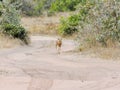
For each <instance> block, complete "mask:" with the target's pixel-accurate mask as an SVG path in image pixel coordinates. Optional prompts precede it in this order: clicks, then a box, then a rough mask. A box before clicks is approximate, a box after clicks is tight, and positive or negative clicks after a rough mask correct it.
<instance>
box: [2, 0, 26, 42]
mask: <svg viewBox="0 0 120 90" xmlns="http://www.w3.org/2000/svg"><path fill="white" fill-rule="evenodd" d="M12 2H13V1H12ZM12 2H11V0H10V1H9V0H8V1H4V2H3V3H2V16H1V17H2V20H1V25H0V26H1V29H2V32H3V33H4V34H6V35H9V36H12V37H14V38H19V39H20V40H22V41H24V43H26V44H28V42H27V40H26V37H28V36H27V32H26V30H25V29H24V27H22V26H21V24H20V16H19V13H20V11H19V10H17V9H18V5H17V7H16V4H15V3H17V1H16V2H14V3H12Z"/></svg>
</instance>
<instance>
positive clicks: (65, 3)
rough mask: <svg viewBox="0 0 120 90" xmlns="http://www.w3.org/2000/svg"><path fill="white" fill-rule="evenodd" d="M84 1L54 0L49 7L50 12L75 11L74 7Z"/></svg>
mask: <svg viewBox="0 0 120 90" xmlns="http://www.w3.org/2000/svg"><path fill="white" fill-rule="evenodd" d="M85 1H86V0H55V1H54V2H53V3H52V5H51V7H50V10H51V11H55V12H56V11H57V12H63V11H75V9H76V8H75V6H76V5H77V4H79V3H82V2H85Z"/></svg>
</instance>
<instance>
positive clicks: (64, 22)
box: [59, 14, 80, 35]
mask: <svg viewBox="0 0 120 90" xmlns="http://www.w3.org/2000/svg"><path fill="white" fill-rule="evenodd" d="M79 20H80V17H79V15H75V14H74V15H72V16H70V17H68V18H67V19H66V18H61V25H60V27H59V32H60V34H61V35H72V34H73V33H75V32H77V31H78V29H77V25H78V23H79Z"/></svg>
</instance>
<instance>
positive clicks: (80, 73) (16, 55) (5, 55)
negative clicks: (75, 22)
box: [0, 36, 120, 90]
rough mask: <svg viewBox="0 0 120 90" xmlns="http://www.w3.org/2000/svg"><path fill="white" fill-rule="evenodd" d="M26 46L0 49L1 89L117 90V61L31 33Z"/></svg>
mask: <svg viewBox="0 0 120 90" xmlns="http://www.w3.org/2000/svg"><path fill="white" fill-rule="evenodd" d="M31 39H32V43H31V45H29V46H24V47H18V48H14V49H7V50H1V51H0V61H1V62H0V90H119V88H120V70H119V68H120V62H119V61H107V60H100V59H94V58H88V57H85V56H82V55H80V54H78V53H73V52H71V51H72V50H73V49H74V48H75V45H74V42H73V41H71V40H63V47H62V53H61V54H60V55H58V54H57V53H56V50H55V43H54V42H55V39H56V38H53V37H46V36H32V37H31Z"/></svg>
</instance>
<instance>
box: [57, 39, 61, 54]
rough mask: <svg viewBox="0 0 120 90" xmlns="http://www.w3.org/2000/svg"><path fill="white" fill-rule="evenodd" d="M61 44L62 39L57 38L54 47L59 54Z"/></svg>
mask: <svg viewBox="0 0 120 90" xmlns="http://www.w3.org/2000/svg"><path fill="white" fill-rule="evenodd" d="M61 46H62V39H60V38H58V39H57V40H56V49H57V51H58V53H59V54H60V51H61Z"/></svg>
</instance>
